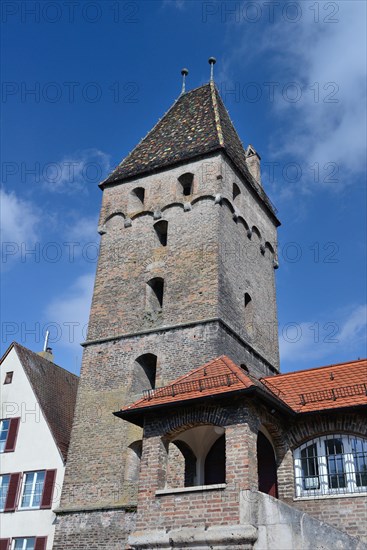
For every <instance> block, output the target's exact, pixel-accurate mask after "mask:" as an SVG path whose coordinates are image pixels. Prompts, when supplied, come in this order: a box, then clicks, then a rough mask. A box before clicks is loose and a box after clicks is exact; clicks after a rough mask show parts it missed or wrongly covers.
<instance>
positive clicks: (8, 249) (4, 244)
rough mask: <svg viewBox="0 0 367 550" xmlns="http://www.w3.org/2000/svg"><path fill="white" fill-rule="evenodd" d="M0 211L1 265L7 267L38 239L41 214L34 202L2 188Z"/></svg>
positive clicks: (0, 190)
mask: <svg viewBox="0 0 367 550" xmlns="http://www.w3.org/2000/svg"><path fill="white" fill-rule="evenodd" d="M0 213H1V216H0V232H1V248H2V250H1V266H2V268H6V267H9V266H10V265H11V263H12V262H13V261H14V260H15V259H17V258H18V259H19V257H20V254H21V251H22V249H24V248H25V247H28V248H32V246H33V247H34V244H35V243H36V242H37V241H38V239H39V232H38V228H39V224H40V222H41V214H40V211H39V209H38V208H37V207H36V206H35V205H34V204H33V203H32V202H30V201H27V200H24V199H21V198H19V197H18V196H17V195H16V194H15V193H14V192H10V193H8V192H7V191H5V189H0Z"/></svg>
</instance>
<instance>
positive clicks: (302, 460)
mask: <svg viewBox="0 0 367 550" xmlns="http://www.w3.org/2000/svg"><path fill="white" fill-rule="evenodd" d="M294 470H295V481H296V496H298V497H305V496H310V497H313V496H316V495H334V494H348V493H359V492H365V491H367V439H362V438H361V437H356V436H352V435H341V434H338V435H334V434H333V435H326V436H323V437H318V438H316V439H312V440H311V441H308V442H307V443H304V444H303V445H301V446H300V447H298V449H296V450H295V451H294Z"/></svg>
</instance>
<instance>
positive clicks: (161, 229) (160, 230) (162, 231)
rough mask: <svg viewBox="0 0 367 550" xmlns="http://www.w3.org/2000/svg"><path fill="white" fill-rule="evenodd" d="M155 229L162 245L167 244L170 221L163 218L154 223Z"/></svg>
mask: <svg viewBox="0 0 367 550" xmlns="http://www.w3.org/2000/svg"><path fill="white" fill-rule="evenodd" d="M154 229H155V232H156V234H157V237H158V240H159V242H160V243H161V245H162V246H167V231H168V222H167V221H165V220H161V221H159V222H157V223H155V224H154Z"/></svg>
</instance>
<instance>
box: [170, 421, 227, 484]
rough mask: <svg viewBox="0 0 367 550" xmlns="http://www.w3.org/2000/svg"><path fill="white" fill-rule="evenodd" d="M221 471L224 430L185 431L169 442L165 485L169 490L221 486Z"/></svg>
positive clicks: (200, 427) (207, 428)
mask: <svg viewBox="0 0 367 550" xmlns="http://www.w3.org/2000/svg"><path fill="white" fill-rule="evenodd" d="M225 471H226V466H225V435H224V428H221V427H219V426H213V425H205V426H197V427H195V428H189V429H188V430H186V431H185V432H182V433H181V434H180V435H179V436H177V438H175V439H174V440H173V441H171V442H170V444H169V448H168V465H167V484H168V485H170V486H171V487H175V488H176V487H190V486H197V485H214V484H218V483H225Z"/></svg>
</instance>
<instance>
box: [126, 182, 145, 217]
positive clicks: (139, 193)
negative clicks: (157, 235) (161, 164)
mask: <svg viewBox="0 0 367 550" xmlns="http://www.w3.org/2000/svg"><path fill="white" fill-rule="evenodd" d="M144 198H145V189H144V188H143V187H136V188H135V189H133V190H132V191H131V193H130V195H129V204H128V209H129V211H130V212H131V211H135V210H140V209H141V208H142V206H143V205H144Z"/></svg>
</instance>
